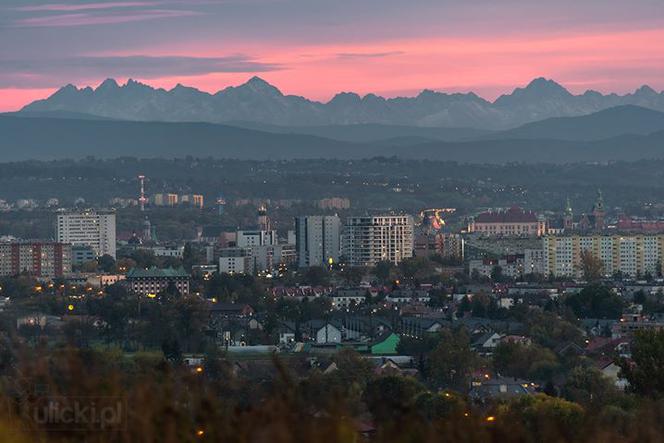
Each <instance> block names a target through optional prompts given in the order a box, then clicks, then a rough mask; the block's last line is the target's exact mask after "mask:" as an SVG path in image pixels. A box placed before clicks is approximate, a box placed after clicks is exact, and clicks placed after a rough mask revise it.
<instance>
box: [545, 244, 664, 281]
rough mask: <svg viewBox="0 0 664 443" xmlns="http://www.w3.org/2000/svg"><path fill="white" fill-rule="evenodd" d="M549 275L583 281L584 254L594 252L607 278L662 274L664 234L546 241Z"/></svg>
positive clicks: (546, 266) (546, 260)
mask: <svg viewBox="0 0 664 443" xmlns="http://www.w3.org/2000/svg"><path fill="white" fill-rule="evenodd" d="M542 241H543V247H544V270H545V272H546V274H553V275H555V276H567V277H576V278H580V277H582V276H583V275H582V274H583V272H582V261H581V254H582V252H583V251H590V252H591V253H592V255H593V257H594V258H596V259H598V260H599V261H600V262H601V264H602V273H603V275H605V276H607V277H610V276H612V275H613V274H615V273H622V274H624V275H629V276H631V277H636V276H639V275H644V274H646V273H650V274H652V275H657V274H660V273H661V271H662V269H661V265H662V262H664V234H657V235H643V234H625V235H618V234H613V235H599V234H597V235H568V236H553V235H551V236H546V237H544V238H543V240H542Z"/></svg>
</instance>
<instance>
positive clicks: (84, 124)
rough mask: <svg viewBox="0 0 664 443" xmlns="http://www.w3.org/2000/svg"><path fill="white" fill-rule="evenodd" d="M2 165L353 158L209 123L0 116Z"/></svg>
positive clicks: (325, 142) (335, 145)
mask: <svg viewBox="0 0 664 443" xmlns="http://www.w3.org/2000/svg"><path fill="white" fill-rule="evenodd" d="M0 134H2V136H1V137H0V149H2V153H3V156H2V157H3V161H13V160H24V159H61V158H82V157H86V156H94V157H100V158H113V157H121V156H132V157H144V158H155V157H162V158H173V157H185V156H187V155H193V156H198V157H207V156H212V157H218V158H242V159H252V158H256V159H282V158H285V159H288V158H316V157H339V158H349V157H353V156H354V155H353V154H354V152H355V151H356V148H355V147H354V146H353V145H352V144H349V143H344V142H340V141H336V140H330V139H325V138H320V137H314V136H310V135H298V134H292V135H281V134H270V133H266V132H260V131H253V130H249V129H243V128H236V127H232V126H224V125H213V124H209V123H161V122H128V121H119V120H117V121H116V120H89V119H88V120H75V119H67V118H41V117H31V118H22V117H14V116H0Z"/></svg>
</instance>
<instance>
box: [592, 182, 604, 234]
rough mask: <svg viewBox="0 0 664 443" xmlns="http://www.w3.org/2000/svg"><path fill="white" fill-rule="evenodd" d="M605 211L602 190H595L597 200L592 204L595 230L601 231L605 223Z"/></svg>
mask: <svg viewBox="0 0 664 443" xmlns="http://www.w3.org/2000/svg"><path fill="white" fill-rule="evenodd" d="M605 215H606V212H605V211H604V198H603V197H602V191H601V190H600V189H598V190H597V201H596V202H595V205H594V206H593V216H594V219H595V226H594V228H595V231H603V230H604V228H605V227H606V225H605V224H604V217H605Z"/></svg>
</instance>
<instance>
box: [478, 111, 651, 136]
mask: <svg viewBox="0 0 664 443" xmlns="http://www.w3.org/2000/svg"><path fill="white" fill-rule="evenodd" d="M657 131H664V113H663V112H659V111H654V110H652V109H647V108H643V107H640V106H633V105H624V106H617V107H615V108H610V109H605V110H603V111H599V112H596V113H593V114H589V115H584V116H579V117H557V118H550V119H546V120H542V121H539V122H534V123H528V124H525V125H523V126H521V127H518V128H515V129H510V130H507V131H503V132H499V133H491V134H489V135H487V136H484V137H483V138H486V139H489V138H490V139H498V138H500V139H523V138H525V139H558V140H601V139H605V138H612V137H617V136H620V135H626V134H640V135H647V134H651V133H653V132H657Z"/></svg>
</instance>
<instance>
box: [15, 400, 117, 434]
mask: <svg viewBox="0 0 664 443" xmlns="http://www.w3.org/2000/svg"><path fill="white" fill-rule="evenodd" d="M27 406H28V407H27V408H26V409H25V413H26V414H27V417H26V418H28V419H29V420H30V421H32V422H33V423H34V424H35V425H37V426H38V427H40V428H42V429H45V430H48V431H57V430H63V431H110V430H123V429H124V427H125V425H126V414H127V412H126V411H127V407H126V403H125V401H124V400H123V399H122V398H118V397H67V396H45V397H39V398H37V399H35V400H34V401H32V402H30V404H29V405H27Z"/></svg>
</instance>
